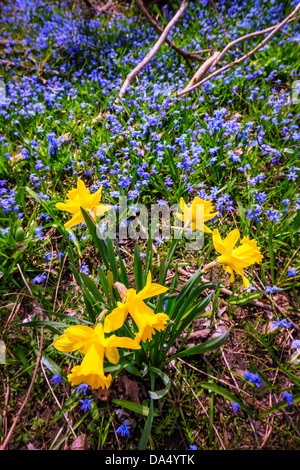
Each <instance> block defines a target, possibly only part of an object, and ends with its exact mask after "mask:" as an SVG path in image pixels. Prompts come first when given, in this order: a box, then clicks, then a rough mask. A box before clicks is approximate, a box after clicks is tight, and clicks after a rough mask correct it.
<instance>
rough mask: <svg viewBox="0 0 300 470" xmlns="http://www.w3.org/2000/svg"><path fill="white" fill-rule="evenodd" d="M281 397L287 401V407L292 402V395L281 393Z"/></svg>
mask: <svg viewBox="0 0 300 470" xmlns="http://www.w3.org/2000/svg"><path fill="white" fill-rule="evenodd" d="M282 396H283V398H284V399H285V400H286V401H287V404H288V406H290V404H291V403H293V402H294V400H293V394H292V393H289V392H282Z"/></svg>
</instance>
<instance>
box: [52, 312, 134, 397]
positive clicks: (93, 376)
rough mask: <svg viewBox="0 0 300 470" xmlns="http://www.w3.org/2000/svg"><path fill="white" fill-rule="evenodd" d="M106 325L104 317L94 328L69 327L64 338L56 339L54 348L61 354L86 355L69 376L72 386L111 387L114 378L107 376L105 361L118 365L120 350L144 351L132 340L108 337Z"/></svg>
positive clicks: (62, 336) (82, 326)
mask: <svg viewBox="0 0 300 470" xmlns="http://www.w3.org/2000/svg"><path fill="white" fill-rule="evenodd" d="M103 320H104V321H103ZM104 325H105V319H104V315H103V316H102V317H101V321H99V322H98V323H97V324H96V325H95V327H94V328H91V327H89V326H86V325H74V326H70V327H69V328H67V329H66V330H65V332H64V333H63V335H61V336H59V337H58V338H56V339H55V340H54V342H53V346H54V347H55V348H56V349H57V350H58V351H61V352H64V353H70V352H73V351H76V350H78V351H80V352H81V353H82V354H83V360H82V362H81V364H80V365H76V366H75V367H73V368H72V370H71V373H70V374H69V375H68V380H69V382H70V383H71V384H72V385H79V384H81V383H85V384H87V385H90V387H92V388H93V389H97V388H109V386H110V384H111V381H112V375H111V374H108V375H107V376H106V375H105V373H104V358H106V359H107V360H108V362H110V363H111V364H114V365H116V364H118V362H119V359H120V357H119V352H118V348H125V349H140V348H141V346H140V345H139V344H138V343H137V342H136V341H134V340H133V339H132V338H127V337H120V336H116V335H111V336H108V337H106V336H105V333H104Z"/></svg>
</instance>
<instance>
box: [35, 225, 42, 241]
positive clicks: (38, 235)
mask: <svg viewBox="0 0 300 470" xmlns="http://www.w3.org/2000/svg"><path fill="white" fill-rule="evenodd" d="M43 236H44V233H43V227H42V226H41V225H40V226H39V227H37V228H36V229H35V231H34V238H39V239H41V238H43Z"/></svg>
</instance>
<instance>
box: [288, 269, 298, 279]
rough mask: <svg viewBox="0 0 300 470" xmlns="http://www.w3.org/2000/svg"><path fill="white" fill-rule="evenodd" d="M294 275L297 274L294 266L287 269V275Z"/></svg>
mask: <svg viewBox="0 0 300 470" xmlns="http://www.w3.org/2000/svg"><path fill="white" fill-rule="evenodd" d="M294 276H297V270H296V268H290V269H289V270H288V277H294Z"/></svg>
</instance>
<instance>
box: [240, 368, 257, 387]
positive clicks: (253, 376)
mask: <svg viewBox="0 0 300 470" xmlns="http://www.w3.org/2000/svg"><path fill="white" fill-rule="evenodd" d="M244 379H245V380H249V382H252V383H253V384H254V385H256V386H257V387H258V388H260V383H261V378H260V377H259V375H258V374H253V373H252V372H248V371H246V372H245V374H244Z"/></svg>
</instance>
